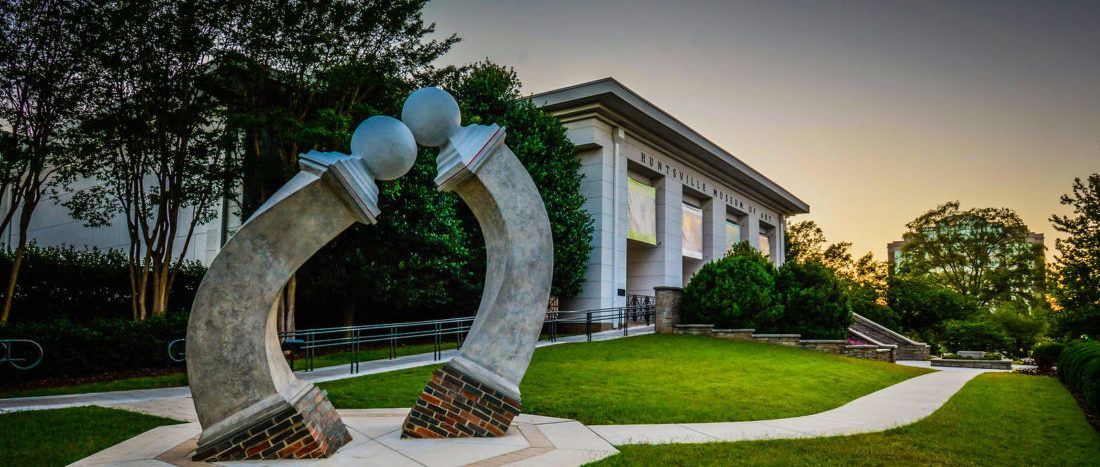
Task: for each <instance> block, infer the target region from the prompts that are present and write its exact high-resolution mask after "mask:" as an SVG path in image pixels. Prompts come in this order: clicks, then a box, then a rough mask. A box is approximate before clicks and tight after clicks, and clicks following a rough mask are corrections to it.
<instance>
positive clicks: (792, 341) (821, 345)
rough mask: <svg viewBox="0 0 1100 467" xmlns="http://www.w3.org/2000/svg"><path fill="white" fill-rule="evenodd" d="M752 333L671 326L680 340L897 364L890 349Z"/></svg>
mask: <svg viewBox="0 0 1100 467" xmlns="http://www.w3.org/2000/svg"><path fill="white" fill-rule="evenodd" d="M753 331H754V330H753V329H714V325H713V324H676V325H673V326H672V332H673V333H674V334H679V335H684V336H713V337H719V338H723V339H731V340H751V341H755V342H766V343H769V344H775V345H785V346H788V347H799V348H802V349H806V350H813V351H817V352H825V353H831V354H834V355H844V356H847V357H854V358H862V359H864V360H878V361H882V362H890V363H893V362H895V361H896V360H897V347H895V346H892V345H884V346H877V345H858V344H849V343H848V341H846V340H834V339H802V336H801V335H800V334H755V333H754V332H753Z"/></svg>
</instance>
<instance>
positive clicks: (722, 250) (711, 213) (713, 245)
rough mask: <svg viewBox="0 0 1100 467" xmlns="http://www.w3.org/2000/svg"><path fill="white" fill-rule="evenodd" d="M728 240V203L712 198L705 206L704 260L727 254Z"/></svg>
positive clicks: (707, 260)
mask: <svg viewBox="0 0 1100 467" xmlns="http://www.w3.org/2000/svg"><path fill="white" fill-rule="evenodd" d="M727 241H728V239H727V238H726V203H724V202H722V200H719V199H713V198H712V199H711V200H710V202H708V203H707V205H706V207H704V208H703V261H706V262H710V261H714V260H716V259H721V258H722V256H725V254H726V243H727Z"/></svg>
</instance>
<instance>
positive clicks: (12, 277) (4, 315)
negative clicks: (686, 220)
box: [0, 236, 27, 326]
mask: <svg viewBox="0 0 1100 467" xmlns="http://www.w3.org/2000/svg"><path fill="white" fill-rule="evenodd" d="M26 250H27V241H26V236H20V238H19V247H18V248H16V250H15V260H14V261H12V262H11V271H10V273H9V275H8V288H7V293H6V294H5V295H4V310H3V312H0V326H4V325H7V324H8V317H9V316H11V304H12V296H13V295H15V282H16V280H17V279H18V278H19V267H20V266H22V265H23V252H25V251H26Z"/></svg>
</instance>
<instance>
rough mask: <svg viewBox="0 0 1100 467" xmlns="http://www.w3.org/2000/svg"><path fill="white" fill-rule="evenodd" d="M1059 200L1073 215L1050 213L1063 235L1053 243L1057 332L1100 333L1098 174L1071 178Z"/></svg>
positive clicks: (1078, 334) (1099, 208)
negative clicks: (1066, 189) (1064, 235)
mask: <svg viewBox="0 0 1100 467" xmlns="http://www.w3.org/2000/svg"><path fill="white" fill-rule="evenodd" d="M1061 203H1062V205H1064V206H1070V207H1072V209H1073V214H1070V215H1054V216H1051V218H1050V222H1051V223H1052V224H1054V228H1055V229H1056V230H1058V231H1059V232H1063V233H1065V234H1067V236H1066V238H1064V239H1058V240H1057V241H1056V242H1055V246H1054V248H1055V250H1056V251H1057V254H1056V255H1055V261H1056V269H1055V271H1056V277H1055V282H1056V286H1055V287H1052V292H1051V293H1052V295H1053V296H1054V298H1055V300H1056V302H1057V304H1058V307H1059V308H1060V310H1058V312H1057V315H1056V316H1057V322H1058V332H1059V333H1060V334H1062V335H1064V336H1068V337H1080V336H1082V335H1088V336H1091V337H1094V338H1095V337H1098V336H1100V174H1092V175H1090V176H1089V177H1088V179H1087V180H1081V179H1080V178H1077V179H1074V181H1073V192H1072V193H1070V194H1065V195H1062V197H1061Z"/></svg>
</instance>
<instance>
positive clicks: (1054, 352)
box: [1031, 342, 1066, 374]
mask: <svg viewBox="0 0 1100 467" xmlns="http://www.w3.org/2000/svg"><path fill="white" fill-rule="evenodd" d="M1065 347H1066V346H1065V345H1063V344H1061V343H1059V342H1051V343H1048V344H1039V345H1037V346H1035V348H1034V349H1033V350H1032V351H1031V358H1034V359H1035V364H1036V365H1038V367H1039V373H1040V374H1050V373H1051V371H1052V370H1053V369H1054V365H1056V364H1057V363H1058V357H1061V356H1062V350H1063V349H1065Z"/></svg>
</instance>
